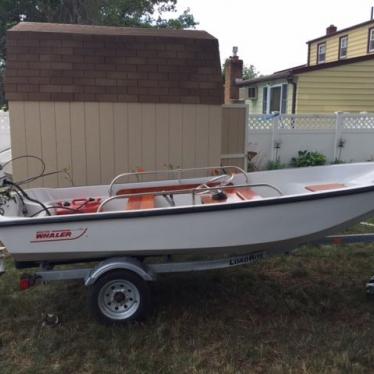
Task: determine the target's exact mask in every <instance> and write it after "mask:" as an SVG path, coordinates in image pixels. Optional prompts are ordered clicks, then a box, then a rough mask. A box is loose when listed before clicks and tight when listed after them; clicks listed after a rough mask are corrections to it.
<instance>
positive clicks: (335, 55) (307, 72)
mask: <svg viewBox="0 0 374 374" xmlns="http://www.w3.org/2000/svg"><path fill="white" fill-rule="evenodd" d="M307 45H308V61H307V63H306V64H305V65H302V66H297V67H293V68H290V69H286V70H282V71H279V72H275V73H274V74H272V75H268V76H263V77H259V78H256V79H251V80H241V81H237V85H238V86H239V87H240V99H241V100H245V101H246V102H247V103H248V106H249V112H250V113H265V114H270V113H274V112H278V113H331V112H374V20H373V19H371V20H370V21H367V22H363V23H360V24H358V25H354V26H351V27H348V28H345V29H342V30H338V29H337V28H336V26H334V25H331V26H329V27H328V28H327V29H326V34H325V35H323V36H321V37H319V38H316V39H313V40H310V41H309V42H307Z"/></svg>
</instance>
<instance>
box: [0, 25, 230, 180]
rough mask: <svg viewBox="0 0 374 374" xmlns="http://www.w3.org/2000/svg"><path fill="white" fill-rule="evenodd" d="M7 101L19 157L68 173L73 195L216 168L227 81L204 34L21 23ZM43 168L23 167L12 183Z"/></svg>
mask: <svg viewBox="0 0 374 374" xmlns="http://www.w3.org/2000/svg"><path fill="white" fill-rule="evenodd" d="M5 91H6V97H7V99H8V101H9V111H10V122H11V141H12V153H13V157H17V156H20V155H23V154H33V155H37V156H40V157H42V158H43V160H44V161H45V162H46V165H47V169H48V170H61V169H64V168H67V169H68V170H69V171H70V174H71V176H72V179H73V183H74V185H93V184H102V183H108V182H110V180H111V179H112V178H113V176H115V175H117V174H119V173H122V172H126V171H129V170H134V169H137V168H143V169H147V170H153V169H160V168H161V169H162V168H171V167H172V168H176V167H199V166H206V165H216V164H219V160H220V144H221V121H222V118H221V117H222V114H221V110H222V109H221V105H222V103H223V88H222V75H221V67H220V58H219V48H218V41H217V39H216V38H214V37H213V36H211V35H210V34H208V33H207V32H204V31H195V30H169V29H140V28H122V27H106V26H83V25H66V24H49V23H28V22H22V23H19V24H18V25H16V26H15V27H13V28H11V29H10V30H9V31H8V33H7V68H6V74H5ZM39 168H40V166H39V165H38V164H37V163H36V162H35V161H32V160H25V159H23V160H19V161H17V162H16V163H15V164H14V171H13V173H14V178H15V180H20V179H25V178H27V177H31V176H34V175H36V174H38V172H39ZM70 184H71V182H70V181H69V180H67V179H66V177H64V175H63V174H59V175H51V176H48V177H44V178H42V179H40V180H38V181H36V182H33V184H32V186H36V185H38V186H40V185H41V186H68V185H70Z"/></svg>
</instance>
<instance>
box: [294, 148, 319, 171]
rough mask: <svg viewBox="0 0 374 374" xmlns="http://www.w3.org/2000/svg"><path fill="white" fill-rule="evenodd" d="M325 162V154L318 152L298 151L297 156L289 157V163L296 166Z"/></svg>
mask: <svg viewBox="0 0 374 374" xmlns="http://www.w3.org/2000/svg"><path fill="white" fill-rule="evenodd" d="M325 164H326V156H325V155H323V154H322V153H319V152H309V151H299V152H298V155H297V157H293V158H292V159H291V165H292V166H294V167H297V168H300V167H304V166H317V165H325Z"/></svg>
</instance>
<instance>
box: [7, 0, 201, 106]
mask: <svg viewBox="0 0 374 374" xmlns="http://www.w3.org/2000/svg"><path fill="white" fill-rule="evenodd" d="M177 1H178V0H0V104H2V103H4V96H3V90H2V82H3V72H4V68H5V62H6V50H5V43H6V30H7V29H9V28H10V27H12V26H14V25H16V24H17V23H18V22H19V21H22V20H23V21H29V22H56V23H74V24H82V25H106V26H133V27H158V28H164V27H170V28H177V29H181V28H191V27H192V28H193V27H195V26H196V25H197V22H196V21H195V19H194V17H193V15H192V14H191V13H190V9H189V8H188V9H186V10H185V11H184V12H183V13H182V14H181V15H180V16H178V17H175V18H167V17H165V13H170V12H171V13H172V12H176V10H177V9H176V6H177Z"/></svg>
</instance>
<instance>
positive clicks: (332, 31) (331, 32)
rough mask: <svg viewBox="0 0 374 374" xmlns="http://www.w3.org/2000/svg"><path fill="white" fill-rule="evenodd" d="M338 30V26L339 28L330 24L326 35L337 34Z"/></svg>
mask: <svg viewBox="0 0 374 374" xmlns="http://www.w3.org/2000/svg"><path fill="white" fill-rule="evenodd" d="M337 31H338V28H337V27H336V26H335V25H330V26H329V27H328V28H327V29H326V35H327V36H330V35H333V34H335V33H336V32H337Z"/></svg>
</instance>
